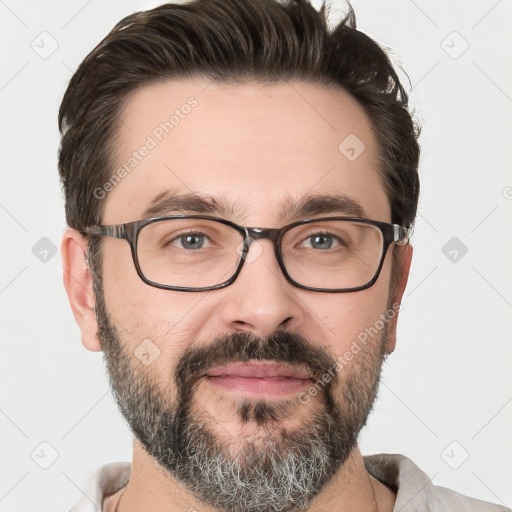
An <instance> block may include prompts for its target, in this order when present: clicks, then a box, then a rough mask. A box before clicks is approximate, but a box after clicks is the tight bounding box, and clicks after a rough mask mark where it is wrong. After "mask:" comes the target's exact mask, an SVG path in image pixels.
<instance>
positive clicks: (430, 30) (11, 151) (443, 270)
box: [0, 0, 512, 512]
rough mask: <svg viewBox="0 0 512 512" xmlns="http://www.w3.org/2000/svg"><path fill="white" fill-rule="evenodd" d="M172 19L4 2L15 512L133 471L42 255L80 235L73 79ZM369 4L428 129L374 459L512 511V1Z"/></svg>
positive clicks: (7, 481) (4, 396) (8, 373)
mask: <svg viewBox="0 0 512 512" xmlns="http://www.w3.org/2000/svg"><path fill="white" fill-rule="evenodd" d="M158 3H159V2H156V1H143V0H138V1H134V0H132V1H124V2H120V1H117V2H114V1H99V0H89V1H84V0H79V1H75V0H71V1H70V0H66V1H60V2H57V1H46V2H36V1H35V0H33V1H15V0H1V1H0V20H1V21H0V43H1V51H2V54H1V67H0V108H1V115H2V118H1V123H0V144H1V150H0V159H1V160H0V161H1V175H0V176H1V183H0V226H1V234H2V240H1V242H0V257H1V265H0V326H1V327H0V329H1V330H0V332H1V355H0V391H1V395H0V431H1V434H0V443H1V445H0V510H1V511H21V510H29V509H30V510H31V511H33V512H39V511H50V510H51V511H56V510H67V508H68V507H69V506H70V505H71V504H72V503H73V502H74V501H75V500H76V499H77V498H78V497H79V496H80V494H81V492H82V491H81V489H84V488H85V483H86V481H87V478H88V475H89V474H90V472H91V471H92V470H93V469H94V468H96V467H97V466H99V465H101V464H103V463H107V462H111V461H116V460H130V457H131V437H130V434H129V431H128V429H127V427H126V426H125V425H124V422H123V420H122V419H121V417H120V415H119V413H118V412H117V410H116V407H115V405H114V403H113V401H112V399H111V397H110V394H109V389H108V384H107V381H106V378H105V372H104V368H103V363H102V358H101V354H97V353H90V352H88V351H87V350H85V349H84V348H83V347H82V346H81V344H80V338H79V331H78V328H77V326H76V325H75V323H74V320H73V317H72V314H71V310H70V308H69V305H68V302H67V298H66V296H65V293H64V288H63V286H62V277H61V276H62V265H61V260H60V256H59V254H56V255H54V256H53V255H52V254H51V252H50V253H48V256H47V259H48V261H46V262H42V261H40V259H39V258H38V257H37V256H36V254H37V250H35V252H36V254H34V252H33V247H34V246H36V244H37V243H40V244H41V243H43V244H44V243H46V244H47V245H49V242H48V241H46V242H40V240H41V239H42V238H43V237H47V238H48V239H49V241H51V243H52V244H53V245H54V246H55V247H58V246H59V243H60V236H61V232H62V230H63V229H64V227H65V221H64V210H63V201H62V197H61V191H60V185H59V182H58V177H57V158H56V155H57V147H58V143H59V134H58V130H57V111H58V107H59V104H60V100H61V98H62V94H63V92H64V90H65V87H66V84H67V82H68V80H69V78H70V76H71V73H72V72H73V70H74V69H76V67H77V65H78V64H79V62H80V61H81V60H82V59H83V58H84V57H85V55H86V54H87V52H88V51H90V50H91V49H92V47H93V46H94V45H95V44H96V43H97V42H98V41H99V40H100V39H101V38H102V37H103V36H104V35H105V34H106V33H107V31H108V30H109V29H110V28H111V27H112V26H113V25H114V23H115V22H117V21H118V20H119V19H120V18H121V17H123V16H124V15H126V14H128V13H131V12H133V11H135V10H141V9H146V8H150V7H153V6H156V5H157V4H158ZM353 5H354V8H355V11H356V15H357V18H358V23H359V28H360V29H361V30H363V31H365V32H367V33H368V34H369V35H371V36H372V37H374V38H375V39H377V41H379V42H380V43H381V44H383V45H385V46H388V47H391V48H392V49H393V50H394V53H395V54H396V56H400V58H401V60H402V62H403V64H404V66H405V69H406V71H407V73H408V75H409V77H410V79H411V82H412V92H411V101H412V104H413V105H414V106H415V108H416V112H417V117H418V119H419V120H420V121H421V122H422V124H423V133H422V136H421V145H422V149H423V153H422V159H421V180H422V192H421V200H420V207H419V215H418V220H417V225H416V229H415V233H414V236H413V245H414V247H415V253H414V262H413V266H412V270H411V275H410V279H409V285H408V288H407V290H406V293H405V297H404V306H403V310H402V312H401V316H400V322H399V339H398V346H397V350H396V352H395V354H394V355H393V356H391V358H390V359H389V360H388V363H387V364H386V367H385V372H384V380H383V383H382V386H381V391H380V397H379V399H378V402H377V405H376V408H375V411H374V413H373V414H372V416H371V417H370V420H369V425H368V427H367V428H366V429H365V430H364V432H363V434H362V437H361V447H362V451H363V453H365V454H366V453H378V452H389V453H403V454H405V455H407V456H409V457H410V458H412V459H413V461H414V462H416V463H417V464H418V465H419V466H420V467H421V468H422V469H423V470H424V471H425V472H426V473H427V474H428V475H429V477H431V478H432V480H433V482H434V483H435V484H438V485H443V486H446V487H451V488H453V489H455V490H457V491H459V492H462V493H465V494H468V495H470V496H474V497H477V498H480V499H484V500H489V501H493V502H496V503H503V504H506V505H508V506H511V505H512V486H511V485H510V483H511V482H512V443H511V442H510V441H511V434H510V432H512V373H511V371H510V365H511V361H512V358H511V356H512V342H511V341H512V340H511V335H510V331H511V323H510V320H511V309H512V286H511V285H512V273H511V271H510V266H511V265H510V262H511V261H512V230H511V229H510V224H511V223H510V220H511V218H512V217H511V211H512V200H511V198H512V188H511V187H512V175H511V173H510V162H511V161H512V117H511V113H512V87H511V84H512V71H511V67H510V62H511V57H512V40H511V39H510V30H511V21H512V2H511V1H510V0H501V1H487V0H478V1H467V0H465V1H462V0H461V1H449V2H448V1H441V0H440V1H431V0H415V1H414V2H413V1H412V0H394V1H391V0H386V1H383V0H378V1H377V0H374V1H368V0H357V1H355V0H354V2H353ZM339 7H340V6H339V5H338V4H335V6H334V8H333V11H336V10H337V9H338V8H339ZM335 14H336V13H335ZM43 31H46V32H48V34H50V36H48V35H42V36H41V35H40V34H41V32H43ZM454 31H456V32H457V33H458V34H454ZM41 38H46V39H44V47H45V48H46V51H49V49H51V47H52V46H51V45H52V44H55V43H53V42H52V39H54V40H55V41H56V42H57V43H58V48H57V49H56V51H55V52H54V53H53V54H52V55H50V56H49V57H48V58H46V59H43V58H41V57H40V56H39V55H38V53H36V52H35V51H34V50H33V49H32V48H31V44H32V42H33V41H34V46H35V45H36V44H38V45H39V47H41V46H42V44H43V43H41ZM443 41H444V42H443ZM466 44H468V45H469V46H468V48H467V49H466V50H465V51H464V53H461V52H462V50H464V48H465V46H466ZM40 51H42V50H40ZM454 57H457V58H454ZM507 63H508V64H507ZM452 237H457V238H458V239H459V241H460V242H462V243H463V244H464V245H465V246H466V247H467V249H468V252H467V254H465V255H464V256H461V254H462V253H461V252H460V251H459V253H458V261H456V262H453V261H451V260H450V259H449V258H448V257H447V256H445V254H444V253H443V251H442V248H443V247H444V246H445V244H446V243H447V242H448V241H449V240H450V239H451V238H452ZM458 243H459V242H458ZM37 247H39V246H36V248H37ZM448 250H452V248H450V246H449V247H448V249H447V250H445V252H448ZM40 256H41V255H40ZM451 256H453V253H452V255H451ZM454 441H455V444H451V443H453V442H454ZM41 442H47V443H49V445H51V447H49V446H48V445H42V446H40V443H41ZM447 447H448V448H447ZM34 450H35V452H34ZM53 450H55V452H56V453H58V457H57V458H56V460H55V461H54V462H53V464H52V465H51V466H50V467H49V468H48V469H43V468H41V467H40V465H38V463H39V464H43V465H47V464H49V463H50V462H52V458H53V456H54V455H55V452H54V451H53ZM33 452H34V458H31V453H33ZM443 454H444V456H443ZM466 456H467V457H468V458H467V460H465V461H464V462H463V463H462V461H463V460H464V457H466ZM36 461H37V462H38V463H36ZM459 464H461V465H460V467H458V469H453V468H452V467H450V465H451V466H457V465H459Z"/></svg>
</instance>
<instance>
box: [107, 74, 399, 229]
mask: <svg viewBox="0 0 512 512" xmlns="http://www.w3.org/2000/svg"><path fill="white" fill-rule="evenodd" d="M119 120H120V122H119V127H118V130H117V133H116V137H115V144H114V146H115V161H116V165H115V167H114V168H113V169H111V178H110V179H109V182H110V183H109V184H108V185H107V189H106V190H107V192H108V195H107V196H106V199H105V201H106V202H105V205H104V212H103V223H108V224H114V223H121V222H129V221H132V220H137V219H140V218H144V213H145V212H147V211H148V207H149V206H150V205H151V203H152V202H153V201H154V199H155V198H157V197H162V196H167V197H169V196H180V195H195V196H198V197H208V198H210V199H213V200H214V202H216V203H217V204H222V205H223V206H224V207H225V208H223V212H222V213H223V214H224V215H228V216H232V217H233V220H235V221H240V222H242V221H244V222H249V219H254V222H255V221H256V220H258V222H259V225H263V224H264V223H267V224H268V225H274V223H275V222H276V221H278V220H279V219H278V218H277V216H278V215H283V211H284V212H286V211H290V208H289V207H290V206H291V205H293V203H294V202H298V201H301V200H302V201H303V202H304V198H307V197H309V196H329V195H332V196H340V197H342V198H343V197H344V198H348V199H350V200H353V201H355V202H357V203H359V204H360V205H361V210H362V213H363V215H364V216H367V217H371V218H376V219H379V220H389V215H390V207H389V204H388V200H387V198H386V195H385V192H384V188H383V184H382V179H381V175H380V171H379V159H378V154H377V151H378V149H377V142H376V139H375V136H374V134H373V132H372V128H371V124H370V120H369V119H368V117H367V115H366V114H365V112H364V110H363V109H362V107H361V106H360V105H359V104H358V102H357V101H356V100H354V99H353V98H352V97H351V96H350V95H349V94H347V93H346V92H344V91H343V90H341V89H337V88H336V89H335V88H327V87H326V86H322V85H316V84H309V83H304V82H279V83H276V84H272V85H268V84H267V85H262V84H256V83H253V84H247V85H226V84H221V83H218V82H212V81H208V80H204V79H199V78H197V79H187V80H167V81H162V82H159V83H156V84H151V85H148V86H144V87H142V88H140V89H138V90H136V91H134V92H133V93H132V94H131V95H130V96H129V97H128V99H127V100H126V102H125V104H124V106H123V109H122V110H121V112H120V119H119ZM285 206H288V209H286V208H285ZM159 213H161V214H163V213H164V212H159ZM169 213H172V212H171V211H169Z"/></svg>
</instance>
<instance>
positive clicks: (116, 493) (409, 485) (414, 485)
mask: <svg viewBox="0 0 512 512" xmlns="http://www.w3.org/2000/svg"><path fill="white" fill-rule="evenodd" d="M364 463H365V466H366V469H367V470H368V471H369V473H371V475H372V476H374V477H375V478H376V479H377V480H380V481H381V482H382V483H383V484H385V485H387V486H388V487H390V488H391V489H393V490H394V491H395V492H396V502H395V506H394V508H393V512H466V511H468V512H512V511H511V509H510V508H506V507H503V506H501V505H494V504H492V503H487V502H485V501H481V500H477V499H474V498H469V497H468V496H464V495H462V494H459V493H457V492H455V491H452V490H450V489H446V488H445V487H439V486H437V485H434V484H433V483H432V481H431V480H430V478H429V477H428V476H427V475H426V474H425V473H424V472H423V471H421V469H420V468H419V467H418V466H416V464H414V463H413V462H412V461H411V460H410V459H408V458H407V457H404V456H403V455H395V454H379V455H368V456H365V457H364ZM130 468H131V465H130V463H129V462H114V463H112V464H107V465H105V466H101V467H100V468H99V469H98V470H97V471H96V472H95V473H94V475H93V476H92V478H91V480H90V482H89V485H88V487H87V489H86V490H85V493H84V495H83V496H82V497H81V498H80V500H79V501H78V502H77V503H76V504H75V505H74V506H73V507H71V509H69V512H112V511H114V510H115V508H116V505H117V503H118V501H119V498H120V496H121V494H122V492H123V488H124V487H125V486H126V484H127V483H128V480H129V478H130Z"/></svg>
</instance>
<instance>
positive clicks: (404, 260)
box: [386, 244, 413, 354]
mask: <svg viewBox="0 0 512 512" xmlns="http://www.w3.org/2000/svg"><path fill="white" fill-rule="evenodd" d="M400 251H401V252H400V277H399V279H398V282H397V283H396V286H395V289H394V290H391V293H392V295H390V300H389V302H388V304H389V306H388V307H390V308H392V310H394V314H393V317H392V318H391V319H390V321H389V324H388V339H387V342H386V354H391V353H392V352H393V351H394V350H395V346H396V326H397V321H398V312H399V310H400V309H401V304H402V297H403V295H404V291H405V287H406V286H407V280H408V279H409V270H410V268H411V261H412V253H413V247H412V245H411V244H407V245H405V246H403V247H401V249H400ZM390 315H391V312H390Z"/></svg>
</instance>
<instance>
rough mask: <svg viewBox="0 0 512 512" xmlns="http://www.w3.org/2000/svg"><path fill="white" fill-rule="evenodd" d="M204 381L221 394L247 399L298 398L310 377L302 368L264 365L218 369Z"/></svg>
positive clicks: (267, 363) (258, 362) (246, 364)
mask: <svg viewBox="0 0 512 512" xmlns="http://www.w3.org/2000/svg"><path fill="white" fill-rule="evenodd" d="M204 377H205V379H206V380H207V381H208V382H209V383H210V384H212V385H214V386H215V387H217V388H219V389H221V390H222V391H228V392H229V391H231V392H236V393H237V395H239V396H244V397H246V398H272V397H273V398H276V397H281V396H286V395H290V394H297V393H299V392H300V391H301V390H303V389H305V388H307V387H309V386H311V383H312V378H311V375H310V374H309V373H308V372H307V371H305V370H303V369H301V368H294V367H291V366H288V365H283V364H278V363H272V362H264V361H255V362H250V363H234V364H228V365H224V366H218V367H216V368H213V369H212V370H209V371H208V372H207V373H206V374H205V375H204Z"/></svg>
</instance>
